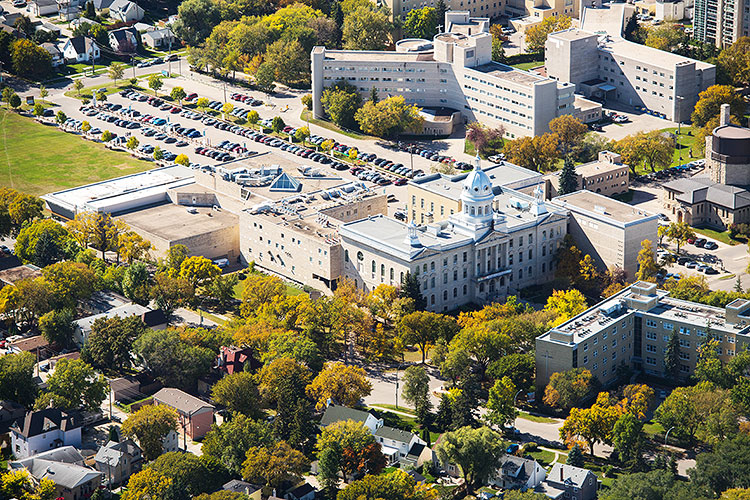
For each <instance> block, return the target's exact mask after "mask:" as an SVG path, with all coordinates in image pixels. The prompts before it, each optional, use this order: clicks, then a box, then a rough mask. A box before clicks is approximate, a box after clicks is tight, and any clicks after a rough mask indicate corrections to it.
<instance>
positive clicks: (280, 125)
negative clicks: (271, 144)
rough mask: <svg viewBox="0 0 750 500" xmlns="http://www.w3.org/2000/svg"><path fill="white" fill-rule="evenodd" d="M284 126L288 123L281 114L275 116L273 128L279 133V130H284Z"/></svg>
mask: <svg viewBox="0 0 750 500" xmlns="http://www.w3.org/2000/svg"><path fill="white" fill-rule="evenodd" d="M284 127H286V123H284V120H283V119H282V118H281V117H280V116H274V117H273V120H271V130H273V131H274V132H276V133H277V134H278V133H279V132H281V131H282V130H284Z"/></svg>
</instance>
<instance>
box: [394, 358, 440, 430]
mask: <svg viewBox="0 0 750 500" xmlns="http://www.w3.org/2000/svg"><path fill="white" fill-rule="evenodd" d="M403 383H404V389H403V392H402V393H401V394H402V396H403V398H404V400H405V401H406V402H407V403H409V404H411V405H412V406H413V407H414V408H415V409H416V410H417V415H418V416H420V417H421V418H420V421H421V422H422V423H424V419H425V417H426V416H427V415H428V414H429V412H430V410H431V409H432V402H431V401H430V377H429V376H428V375H427V372H426V371H425V369H424V367H422V366H410V367H409V368H407V369H406V371H405V372H404V378H403Z"/></svg>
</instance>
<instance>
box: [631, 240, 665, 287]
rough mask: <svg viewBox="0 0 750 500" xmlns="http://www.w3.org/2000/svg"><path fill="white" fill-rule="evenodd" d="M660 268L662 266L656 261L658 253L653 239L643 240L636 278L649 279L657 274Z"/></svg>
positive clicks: (638, 279)
mask: <svg viewBox="0 0 750 500" xmlns="http://www.w3.org/2000/svg"><path fill="white" fill-rule="evenodd" d="M660 269H661V267H660V266H659V264H657V262H656V254H655V253H654V248H653V245H652V243H651V241H649V240H643V241H642V242H641V251H640V252H638V271H636V273H635V279H636V280H637V281H640V280H644V281H648V280H649V279H651V278H653V277H654V276H656V273H658V272H659V270H660Z"/></svg>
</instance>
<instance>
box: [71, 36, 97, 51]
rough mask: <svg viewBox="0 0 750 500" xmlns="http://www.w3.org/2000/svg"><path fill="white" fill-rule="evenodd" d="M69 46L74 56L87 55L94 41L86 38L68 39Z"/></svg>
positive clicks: (75, 37)
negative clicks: (74, 52) (74, 53)
mask: <svg viewBox="0 0 750 500" xmlns="http://www.w3.org/2000/svg"><path fill="white" fill-rule="evenodd" d="M69 41H70V44H71V45H72V46H73V50H75V51H76V54H88V53H89V51H90V50H91V49H93V48H94V41H93V40H92V39H91V38H89V37H87V36H83V35H81V36H74V37H73V38H70V39H69Z"/></svg>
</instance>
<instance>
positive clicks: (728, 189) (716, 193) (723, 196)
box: [664, 177, 750, 210]
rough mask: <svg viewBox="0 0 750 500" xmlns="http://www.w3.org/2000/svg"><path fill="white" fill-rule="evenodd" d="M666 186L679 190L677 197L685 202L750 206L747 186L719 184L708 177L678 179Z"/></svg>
mask: <svg viewBox="0 0 750 500" xmlns="http://www.w3.org/2000/svg"><path fill="white" fill-rule="evenodd" d="M664 188H665V189H668V190H671V191H677V192H678V193H680V194H678V195H677V199H678V200H679V201H682V202H684V203H689V204H693V203H700V202H703V201H707V202H709V203H713V204H715V205H720V206H722V207H725V208H729V209H732V210H735V209H738V208H744V207H747V206H750V193H749V192H748V191H747V189H745V188H741V187H737V186H728V185H725V184H717V183H714V182H712V181H711V179H709V178H708V177H693V178H690V179H677V180H674V181H671V182H667V183H666V184H664Z"/></svg>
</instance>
